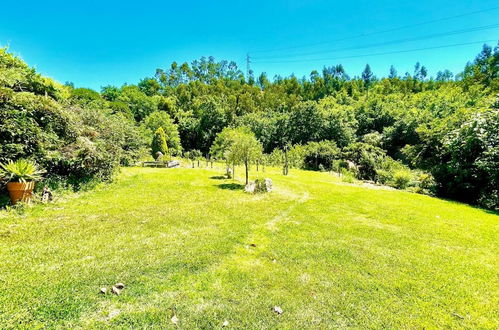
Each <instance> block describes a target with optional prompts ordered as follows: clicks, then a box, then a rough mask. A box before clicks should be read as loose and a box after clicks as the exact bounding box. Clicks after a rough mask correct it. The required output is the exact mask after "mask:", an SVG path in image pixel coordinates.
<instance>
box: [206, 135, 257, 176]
mask: <svg viewBox="0 0 499 330" xmlns="http://www.w3.org/2000/svg"><path fill="white" fill-rule="evenodd" d="M262 149H263V148H262V144H261V143H260V142H259V141H258V140H257V138H256V137H255V135H254V134H253V132H251V130H250V129H249V128H247V127H238V128H225V129H224V130H223V131H222V132H220V133H219V134H218V135H217V137H216V139H215V142H214V143H213V145H212V147H211V154H212V155H214V156H215V157H219V158H223V159H225V161H226V163H227V166H228V165H229V164H233V165H237V164H244V167H245V176H246V184H248V171H249V166H250V164H251V163H253V162H255V161H256V160H257V159H259V158H260V157H261V155H262Z"/></svg>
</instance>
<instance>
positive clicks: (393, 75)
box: [388, 65, 398, 79]
mask: <svg viewBox="0 0 499 330" xmlns="http://www.w3.org/2000/svg"><path fill="white" fill-rule="evenodd" d="M397 77H398V76H397V70H396V69H395V67H394V66H393V65H391V66H390V73H389V74H388V78H390V79H395V78H397Z"/></svg>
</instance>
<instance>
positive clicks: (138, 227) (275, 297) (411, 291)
mask: <svg viewBox="0 0 499 330" xmlns="http://www.w3.org/2000/svg"><path fill="white" fill-rule="evenodd" d="M239 172H240V173H242V172H241V171H239ZM217 174H219V173H217V172H215V171H214V170H208V169H172V170H165V169H131V168H130V169H124V170H123V173H122V174H121V176H120V179H119V180H118V182H116V183H114V184H113V185H111V186H108V187H104V188H101V189H99V190H97V191H94V192H91V193H86V194H84V195H83V196H81V197H78V198H74V199H71V200H68V201H66V202H64V203H63V202H58V203H55V204H52V205H49V206H36V207H34V208H32V209H30V210H28V211H27V212H26V214H25V215H24V216H14V215H13V214H12V213H9V214H7V213H5V212H3V213H0V214H2V217H0V260H1V267H0V324H2V325H3V326H4V327H8V326H28V325H29V326H36V325H45V326H49V327H51V326H83V327H106V326H109V325H116V326H119V325H123V326H146V325H158V326H173V324H172V323H171V321H170V318H171V317H172V315H173V314H175V315H176V316H177V317H178V319H179V326H180V327H182V328H192V327H220V325H221V324H222V323H223V322H224V320H228V321H229V322H230V324H229V327H238V328H275V327H280V328H296V327H297V325H299V327H300V328H304V327H310V328H317V327H347V326H350V327H362V328H364V327H373V328H379V327H407V328H414V327H416V328H422V327H430V328H431V327H452V328H454V327H490V328H492V327H498V326H499V321H498V314H497V309H496V308H495V307H497V305H498V303H499V301H498V286H497V283H498V258H497V257H498V244H497V237H498V228H499V226H498V224H499V222H498V220H499V217H498V216H497V215H494V214H491V213H487V212H486V211H483V210H479V209H474V208H472V207H469V206H466V205H461V204H457V203H452V202H448V201H442V200H439V199H435V198H430V197H426V196H421V195H416V194H410V193H405V192H400V191H384V190H373V189H366V188H359V187H354V186H349V185H345V184H342V183H341V182H338V181H337V179H335V178H334V177H332V176H330V175H328V174H324V173H314V172H303V171H291V175H290V176H288V177H284V176H282V175H279V174H278V172H277V171H276V172H275V173H266V174H267V176H270V177H272V178H273V179H274V182H275V186H276V190H275V191H274V192H273V193H271V194H268V195H264V196H251V195H247V194H245V193H244V192H242V191H241V190H238V189H232V188H238V185H237V184H234V182H233V181H227V180H221V179H219V178H216V177H214V176H216V175H217ZM251 244H256V246H251ZM116 282H124V283H125V284H126V285H127V288H126V289H125V290H124V292H123V294H122V295H120V296H113V295H105V296H104V295H99V294H98V290H99V288H100V287H102V286H106V285H107V286H109V285H111V284H113V283H116ZM275 305H278V306H280V307H282V309H283V310H284V313H283V314H282V315H277V314H275V313H273V312H272V311H271V308H272V307H273V306H275Z"/></svg>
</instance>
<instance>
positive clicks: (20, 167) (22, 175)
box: [0, 159, 43, 182]
mask: <svg viewBox="0 0 499 330" xmlns="http://www.w3.org/2000/svg"><path fill="white" fill-rule="evenodd" d="M42 173H43V172H42V171H40V170H38V169H37V168H36V165H35V164H34V163H33V162H30V161H27V160H24V159H19V160H17V161H15V162H13V161H9V162H8V163H7V164H2V163H0V181H6V182H27V181H36V180H40V179H41V178H42Z"/></svg>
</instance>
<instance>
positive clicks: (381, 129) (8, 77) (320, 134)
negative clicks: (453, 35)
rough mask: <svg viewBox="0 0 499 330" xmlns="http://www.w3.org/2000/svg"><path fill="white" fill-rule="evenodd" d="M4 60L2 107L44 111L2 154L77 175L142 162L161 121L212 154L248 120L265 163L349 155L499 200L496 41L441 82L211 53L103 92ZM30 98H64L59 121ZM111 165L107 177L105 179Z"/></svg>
mask: <svg viewBox="0 0 499 330" xmlns="http://www.w3.org/2000/svg"><path fill="white" fill-rule="evenodd" d="M0 61H1V62H0V70H1V71H0V87H1V88H2V89H1V90H0V102H1V103H0V108H1V109H2V112H4V111H3V109H11V110H9V111H8V112H9V113H11V115H10V117H9V118H10V120H13V121H18V120H20V118H25V117H23V116H26V114H25V113H24V112H22V111H21V110H15V109H19V108H23V107H25V105H24V103H23V102H27V103H29V106H30V107H32V108H33V110H32V111H34V113H33V115H32V117H30V119H29V121H31V123H32V124H33V125H32V126H24V125H20V124H19V123H17V122H16V123H17V125H18V126H19V128H18V130H19V135H18V136H19V137H20V136H23V138H22V139H18V138H16V137H15V136H13V135H12V133H11V131H12V130H11V127H13V126H12V125H16V124H9V125H10V126H9V125H5V124H4V123H3V121H2V122H0V139H1V141H2V149H0V161H2V160H5V159H12V158H19V157H34V158H36V159H37V160H38V161H39V162H41V163H42V164H43V165H44V166H45V167H47V168H49V170H50V171H51V173H56V174H57V175H69V176H71V173H72V169H70V168H69V167H68V164H66V162H65V161H62V160H67V159H71V162H69V163H72V162H75V163H76V164H78V163H79V162H80V161H83V159H85V157H87V156H83V155H85V154H87V155H88V154H89V155H90V156H88V157H89V159H90V160H91V161H90V163H92V162H94V164H96V163H99V162H101V163H102V164H104V163H108V161H110V159H111V158H112V162H111V163H112V164H113V165H112V167H114V168H115V164H119V163H121V164H127V163H130V162H133V161H134V160H135V159H136V158H137V157H140V155H141V152H147V148H148V145H149V144H150V142H151V139H152V134H153V133H154V132H155V131H156V130H157V129H158V128H159V127H162V128H163V130H164V131H165V134H166V136H167V138H166V140H167V145H168V150H169V152H171V153H172V154H173V155H180V154H182V153H183V152H189V151H193V150H199V151H200V152H201V154H203V155H204V156H208V155H209V151H210V148H211V146H212V144H213V142H214V141H215V138H216V136H217V134H218V133H220V132H221V131H222V130H223V129H224V128H225V127H239V126H245V127H249V128H250V129H251V131H252V132H253V133H254V134H255V135H256V137H257V138H258V140H259V141H260V142H261V144H262V145H263V150H264V152H265V153H266V154H267V156H265V157H266V160H265V161H269V162H274V163H275V162H276V159H281V158H279V157H281V156H279V155H282V151H283V150H284V148H289V150H290V152H292V153H294V154H295V155H300V156H299V160H297V161H296V162H295V163H294V164H295V165H296V166H299V167H303V168H309V169H325V170H331V169H334V167H335V166H337V165H338V164H339V163H341V162H347V161H348V162H351V163H354V164H355V168H356V169H357V170H356V171H355V175H356V176H357V177H358V178H360V179H368V180H373V181H377V182H382V183H390V182H393V181H396V180H397V178H396V177H397V176H398V177H400V176H401V174H400V173H401V172H404V173H406V172H408V171H409V172H411V173H416V172H417V173H418V174H417V175H414V178H416V177H420V176H421V175H424V178H425V179H424V180H426V181H431V182H434V184H433V186H432V188H431V190H433V191H434V192H435V193H436V194H437V195H439V196H443V197H448V198H452V199H456V200H460V201H465V202H468V203H473V204H479V205H481V206H484V207H488V208H491V209H497V208H498V207H499V192H498V187H499V173H498V168H499V150H498V149H499V146H498V145H499V142H498V139H499V138H498V134H497V132H498V131H499V127H498V125H499V124H498V123H499V114H498V112H499V110H498V108H499V104H498V100H497V95H496V94H497V93H498V92H499V47H495V48H494V49H493V48H492V47H490V46H487V45H484V47H483V49H482V51H481V52H480V53H479V54H478V56H477V57H476V58H475V59H474V60H473V61H472V62H470V63H468V64H467V65H466V66H465V68H464V70H463V71H462V72H460V73H458V74H456V75H453V74H452V73H451V72H449V71H448V70H445V71H441V72H439V73H438V74H437V75H436V77H435V78H433V77H428V73H427V70H426V68H425V67H424V66H422V65H420V64H419V63H417V64H416V65H415V68H414V72H412V73H405V74H403V75H399V74H398V73H397V71H396V69H395V68H394V67H391V68H390V69H389V71H388V72H387V77H383V78H379V79H378V78H376V77H375V76H374V75H373V73H372V71H371V69H370V67H369V66H368V65H366V68H365V70H364V71H363V72H362V73H360V75H359V76H354V77H351V76H349V75H348V74H347V73H346V72H345V70H344V68H343V67H342V66H341V65H336V66H332V67H324V68H323V70H322V71H321V72H318V71H313V72H311V74H310V76H309V77H304V78H300V79H299V78H297V77H294V76H290V77H280V76H276V77H274V78H273V79H272V80H270V79H269V78H268V77H267V76H266V75H265V74H264V73H262V74H261V75H259V76H258V77H254V76H253V73H250V76H249V77H245V76H244V74H243V73H242V72H241V70H239V68H238V67H237V65H236V64H235V63H234V62H227V61H221V62H216V61H215V60H214V58H212V57H210V58H201V59H200V60H196V61H194V62H192V63H191V64H188V63H183V64H181V65H178V64H177V63H172V65H171V66H170V68H168V69H158V70H156V73H155V75H154V76H152V77H147V78H144V79H142V80H141V81H140V82H139V83H138V84H137V85H124V86H121V87H115V86H105V87H103V88H102V90H101V91H100V93H98V92H96V91H93V90H89V89H85V88H74V87H73V86H72V84H70V83H67V84H66V85H65V86H60V85H58V84H56V83H54V82H53V81H50V80H48V79H45V78H43V77H40V76H39V75H36V73H34V71H33V70H32V69H29V68H28V67H27V66H26V65H25V64H24V63H22V62H21V61H20V60H19V59H16V58H14V57H13V56H12V55H10V54H8V53H7V52H6V51H5V50H4V51H3V52H2V53H1V59H0ZM9 61H10V62H15V63H17V64H16V65H17V67H18V69H15V70H20V71H23V70H24V71H26V72H31V73H30V74H28V73H26V74H21V75H20V74H18V73H17V72H16V73H12V72H13V71H12V72H10V71H9V70H14V69H12V64H10V66H11V67H10V69H9V64H6V63H8V62H9ZM9 72H10V73H9ZM35 78H36V79H35ZM32 80H33V81H32ZM34 80H37V81H38V80H39V81H41V82H36V83H35V82H34ZM5 90H9V91H8V92H5ZM9 93H10V94H9ZM23 93H24V94H23ZM26 93H27V94H30V97H31V98H33V99H35V100H36V102H40V104H41V102H45V103H43V104H48V103H51V104H52V108H53V109H52V108H50V107H49V108H50V109H52V110H50V111H52V112H53V113H52V112H51V115H50V116H53V118H55V119H54V122H53V123H52V119H47V118H48V117H44V118H45V119H44V120H45V121H43V120H40V118H41V117H43V115H42V114H40V113H39V112H40V106H41V105H36V104H35V103H34V102H33V101H23V100H22V98H21V97H20V95H26ZM12 95H14V96H12ZM44 106H45V105H44ZM35 108H36V109H35ZM55 108H57V111H56V110H55ZM16 111H18V112H16ZM21 113H22V114H21ZM35 113H36V114H35ZM2 116H4V115H2ZM66 116H67V117H66ZM87 116H100V117H99V118H98V119H95V118H92V117H91V120H85V118H87ZM59 117H61V118H62V119H60V118H59ZM50 118H52V117H50ZM73 120H74V121H76V122H78V124H76V125H73V126H71V125H70V126H71V127H72V128H74V130H72V131H71V130H69V131H68V132H66V130H65V129H61V128H59V127H58V125H59V124H56V123H59V122H60V121H62V122H68V123H70V122H72V121H73ZM102 121H110V122H111V123H112V124H107V123H106V124H104V125H103V126H102V127H106V126H107V127H113V128H112V131H115V130H116V132H120V133H116V134H111V133H110V132H111V130H110V129H104V131H103V132H100V131H99V127H95V126H99V125H98V123H100V122H102ZM80 122H82V123H83V126H82V125H81V124H80ZM47 125H48V126H47ZM110 125H115V126H118V127H114V126H110ZM35 126H36V127H35ZM82 127H90V128H89V129H88V130H90V131H92V132H93V133H92V134H89V132H87V131H85V130H83V129H82ZM35 128H36V129H35ZM47 128H48V130H47ZM37 130H38V131H37ZM46 130H47V132H49V133H46V132H45V131H46ZM34 132H35V133H34ZM96 132H97V133H96ZM108 135H112V136H108ZM23 139H24V140H23ZM30 139H31V140H30ZM112 139H116V140H112ZM35 140H36V143H35V142H34V141H35ZM83 141H85V142H86V143H87V144H85V143H84V142H83ZM68 142H69V143H68ZM108 142H109V147H111V146H112V147H113V150H112V152H111V151H109V150H108V149H106V148H107V147H106V145H107V143H108ZM4 144H5V145H8V146H9V147H4V146H3V145H4ZM68 145H69V146H72V147H71V148H69V149H68V148H67V146H68ZM90 146H92V148H93V149H92V148H90ZM86 147H88V148H87V149H90V150H92V151H94V152H95V153H92V152H90V151H89V150H87V149H86ZM83 150H85V152H83ZM13 151H14V152H13ZM102 153H104V154H105V155H102ZM55 154H57V155H58V156H54V155H55ZM78 155H79V156H78ZM321 155H322V156H321ZM42 156H43V157H42ZM78 157H80V158H78ZM99 157H100V158H99ZM105 157H107V159H104V158H105ZM277 162H278V161H277ZM109 172H110V171H104V172H99V171H98V172H97V173H95V174H97V175H98V176H99V177H103V178H104V177H108V176H109V175H108V173H109ZM84 174H86V175H89V176H92V175H94V173H84ZM428 174H431V175H430V177H432V178H431V179H428V178H427V175H428Z"/></svg>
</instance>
